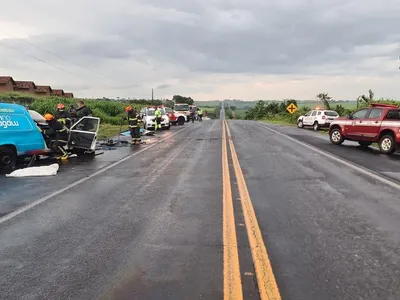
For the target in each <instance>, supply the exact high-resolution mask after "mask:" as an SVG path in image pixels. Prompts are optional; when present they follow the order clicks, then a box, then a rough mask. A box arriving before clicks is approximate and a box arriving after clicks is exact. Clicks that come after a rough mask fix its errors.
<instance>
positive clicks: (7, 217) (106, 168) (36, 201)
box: [0, 127, 187, 224]
mask: <svg viewBox="0 0 400 300" xmlns="http://www.w3.org/2000/svg"><path fill="white" fill-rule="evenodd" d="M186 128H187V127H185V128H182V129H180V130H179V131H177V132H175V133H173V134H171V135H169V136H167V137H165V138H163V139H161V140H159V141H157V142H156V143H154V144H151V145H149V146H146V147H144V148H143V149H141V150H139V151H137V152H135V153H133V154H131V155H129V156H126V157H124V158H123V159H121V160H119V161H117V162H114V163H112V164H111V165H108V166H106V167H105V168H103V169H101V170H98V171H96V172H94V173H93V174H91V175H89V176H88V177H85V178H82V179H80V180H78V181H75V182H74V183H72V184H70V185H68V186H66V187H65V188H62V189H61V190H58V191H56V192H53V193H51V194H49V195H47V196H45V197H43V198H40V199H38V200H35V201H34V202H32V203H30V204H28V205H25V206H22V207H21V208H19V209H17V210H15V211H13V212H11V213H9V214H7V215H5V216H4V217H1V218H0V224H2V223H4V222H6V221H8V220H10V219H12V218H14V217H16V216H18V215H20V214H22V213H24V212H26V211H27V210H29V209H31V208H33V207H35V206H37V205H39V204H41V203H43V202H45V201H47V200H49V199H51V198H53V197H56V196H58V195H60V194H62V193H64V192H65V191H67V190H69V189H71V188H73V187H75V186H77V185H79V184H81V183H83V182H85V181H88V180H89V179H92V178H93V177H95V176H97V175H100V174H102V173H104V172H105V171H107V170H109V169H111V168H113V167H115V166H117V165H119V164H121V163H123V162H125V161H127V160H128V159H130V158H132V157H134V156H136V155H138V154H140V153H142V152H144V151H146V150H148V149H150V148H152V147H154V146H155V145H157V144H158V143H161V142H163V141H165V140H168V139H170V138H172V137H173V136H175V135H177V134H178V133H180V132H182V131H183V130H185V129H186Z"/></svg>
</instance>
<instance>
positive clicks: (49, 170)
mask: <svg viewBox="0 0 400 300" xmlns="http://www.w3.org/2000/svg"><path fill="white" fill-rule="evenodd" d="M59 168H60V166H59V165H58V164H52V165H49V166H40V167H29V168H24V169H19V170H15V171H13V172H11V173H10V174H6V177H39V176H40V177H41V176H54V175H57V172H58V169H59Z"/></svg>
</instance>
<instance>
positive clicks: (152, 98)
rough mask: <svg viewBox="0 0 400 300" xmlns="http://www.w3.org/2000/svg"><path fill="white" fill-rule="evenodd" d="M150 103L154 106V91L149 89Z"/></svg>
mask: <svg viewBox="0 0 400 300" xmlns="http://www.w3.org/2000/svg"><path fill="white" fill-rule="evenodd" d="M151 103H152V104H154V91H153V89H151Z"/></svg>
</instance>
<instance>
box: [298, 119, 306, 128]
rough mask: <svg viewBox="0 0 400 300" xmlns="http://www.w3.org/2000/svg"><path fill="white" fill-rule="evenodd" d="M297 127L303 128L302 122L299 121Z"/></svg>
mask: <svg viewBox="0 0 400 300" xmlns="http://www.w3.org/2000/svg"><path fill="white" fill-rule="evenodd" d="M297 127H299V128H303V127H304V124H303V120H299V122H297Z"/></svg>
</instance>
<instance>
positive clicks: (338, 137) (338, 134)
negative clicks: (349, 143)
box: [329, 127, 344, 145]
mask: <svg viewBox="0 0 400 300" xmlns="http://www.w3.org/2000/svg"><path fill="white" fill-rule="evenodd" d="M329 139H330V141H331V143H332V144H334V145H341V144H342V143H343V142H344V137H343V134H342V131H341V130H340V128H338V127H336V128H333V129H331V131H330V132H329Z"/></svg>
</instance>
